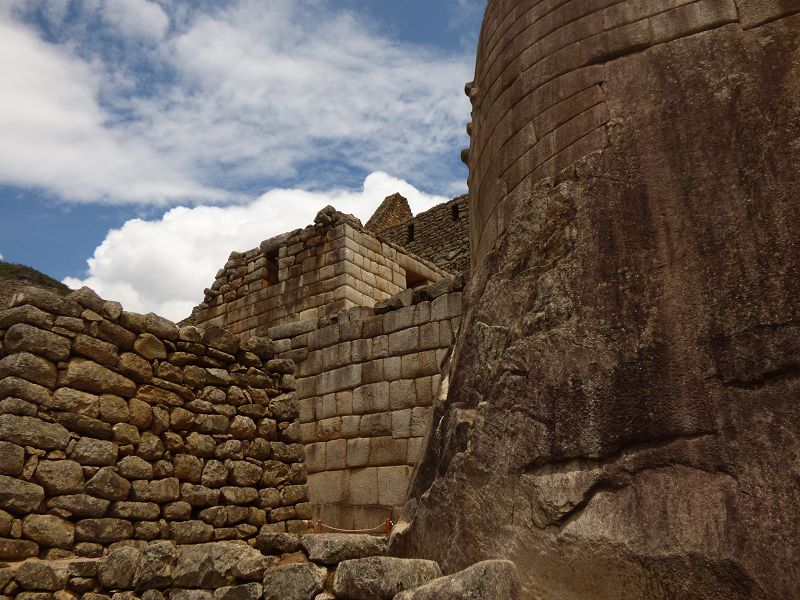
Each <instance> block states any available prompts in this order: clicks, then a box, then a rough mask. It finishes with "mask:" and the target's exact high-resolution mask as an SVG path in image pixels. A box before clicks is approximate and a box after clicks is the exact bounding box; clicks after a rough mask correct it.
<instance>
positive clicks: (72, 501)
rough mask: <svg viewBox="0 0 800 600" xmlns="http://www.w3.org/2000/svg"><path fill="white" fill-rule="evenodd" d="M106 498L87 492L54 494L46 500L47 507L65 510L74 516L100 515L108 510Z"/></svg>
mask: <svg viewBox="0 0 800 600" xmlns="http://www.w3.org/2000/svg"><path fill="white" fill-rule="evenodd" d="M109 504H110V502H109V501H108V500H103V499H102V498H95V497H94V496H90V495H88V494H73V495H68V496H56V497H55V498H49V499H48V500H47V508H50V509H54V508H55V509H59V510H65V511H67V512H69V513H71V514H72V515H74V516H76V517H95V518H97V517H102V516H103V515H105V514H106V511H107V510H108V505H109Z"/></svg>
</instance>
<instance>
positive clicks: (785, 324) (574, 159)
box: [393, 0, 800, 600]
mask: <svg viewBox="0 0 800 600" xmlns="http://www.w3.org/2000/svg"><path fill="white" fill-rule="evenodd" d="M790 13H800V3H798V2H796V1H794V0H792V1H788V0H775V1H772V0H758V1H756V0H753V1H736V2H734V1H733V0H714V1H706V0H704V1H685V0H682V1H660V2H644V1H633V0H631V1H622V2H620V1H616V0H615V1H613V2H610V1H605V0H602V1H600V0H597V1H594V2H587V1H583V0H566V1H565V0H558V1H549V0H539V1H528V0H524V1H509V0H490V1H489V3H488V5H487V11H486V18H485V20H484V26H483V33H482V36H481V42H480V48H481V50H480V55H479V59H478V63H477V68H476V71H477V77H476V80H475V84H474V86H473V87H471V94H472V97H473V101H474V107H475V111H474V114H473V126H472V136H473V137H472V149H471V151H470V155H469V163H470V184H469V185H470V194H471V197H472V200H473V203H474V204H473V209H474V210H473V214H472V216H473V217H474V218H473V219H472V222H473V224H474V226H475V227H474V228H473V236H474V237H473V240H472V241H473V252H476V259H477V260H476V267H475V268H474V269H473V271H472V279H471V281H470V285H469V288H468V289H469V291H468V294H467V298H466V299H465V305H466V306H467V307H468V308H467V310H466V311H465V314H464V317H463V322H462V326H461V330H460V332H459V336H458V339H457V341H456V343H455V345H454V348H453V352H452V359H451V361H450V369H449V371H448V382H449V387H448V390H447V396H446V398H443V400H442V402H440V403H438V402H437V404H436V405H435V407H434V411H435V412H434V419H435V422H436V423H437V430H436V432H437V435H436V436H435V437H432V438H431V443H430V444H429V445H427V446H426V449H425V456H424V458H423V461H422V463H421V466H420V468H419V470H418V474H420V476H419V477H418V478H417V479H416V480H415V482H414V485H413V486H412V494H411V500H410V501H409V503H408V509H409V510H408V522H407V523H403V524H402V525H401V526H400V527H399V528H398V529H399V531H401V532H403V533H402V535H400V534H398V536H397V537H396V538H395V539H394V542H396V543H395V545H394V546H393V551H395V552H400V553H404V554H405V555H409V556H416V557H420V556H424V557H427V558H432V559H434V560H437V562H439V563H440V564H441V565H442V567H443V569H444V570H445V571H446V572H452V571H456V570H458V569H461V568H463V567H465V566H467V565H469V564H472V563H473V562H475V561H476V560H480V559H482V558H487V557H496V556H503V557H505V558H508V559H510V560H513V561H514V562H515V563H516V564H517V566H518V568H519V571H520V574H521V575H522V578H523V586H524V597H525V598H531V599H533V598H535V599H537V600H544V599H547V600H555V599H562V598H570V599H575V600H589V599H591V600H606V599H614V600H645V599H646V600H651V599H658V600H661V599H664V598H669V599H670V600H700V599H702V600H717V599H719V598H727V599H731V600H733V599H737V600H755V599H758V600H768V599H771V598H797V597H798V590H800V570H799V569H798V568H797V565H798V561H797V556H798V555H800V518H798V512H797V506H798V505H800V487H798V485H797V484H798V468H797V466H798V462H797V457H798V448H800V411H799V410H798V403H797V398H798V397H800V344H798V340H800V337H798V333H800V327H799V325H798V324H800V303H799V302H798V298H800V244H798V240H797V234H796V232H797V231H798V230H800V211H798V189H800V169H798V165H800V145H798V144H797V140H798V139H800V118H799V116H800V93H799V92H800V69H798V57H800V14H796V15H793V16H786V17H785V18H782V19H780V18H778V17H781V16H782V15H788V14H790ZM761 23H763V24H761ZM756 25H757V26H756ZM689 34H692V35H689ZM662 42H663V43H662ZM606 145H607V147H604V146H606ZM562 167H564V168H563V170H561V169H562ZM475 242H477V246H476V245H475ZM443 540H445V541H446V542H445V543H443Z"/></svg>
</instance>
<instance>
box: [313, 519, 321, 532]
mask: <svg viewBox="0 0 800 600" xmlns="http://www.w3.org/2000/svg"><path fill="white" fill-rule="evenodd" d="M314 533H322V520H321V519H320V520H318V521H317V523H316V525H315V526H314Z"/></svg>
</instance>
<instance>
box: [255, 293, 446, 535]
mask: <svg viewBox="0 0 800 600" xmlns="http://www.w3.org/2000/svg"><path fill="white" fill-rule="evenodd" d="M461 295H462V293H461V291H460V286H459V285H458V284H454V283H453V282H452V281H451V280H443V281H441V282H439V283H437V284H434V285H433V286H429V287H427V288H421V289H418V290H406V291H404V292H402V293H401V294H399V295H397V296H395V297H393V298H392V299H391V300H389V301H387V302H383V303H379V304H378V305H377V306H376V307H375V308H364V307H362V308H355V309H351V310H349V311H345V312H342V313H339V314H338V315H335V316H333V317H328V318H325V319H320V320H307V321H299V322H295V323H292V324H289V325H285V326H281V327H276V328H273V329H270V331H269V333H270V336H271V337H274V339H275V349H276V351H277V352H278V356H280V357H282V358H290V359H292V360H294V361H295V362H296V363H297V365H298V367H297V398H298V410H299V412H300V422H301V425H300V429H301V438H302V441H303V443H304V444H305V450H306V466H307V468H308V472H309V475H308V483H309V498H310V500H311V502H312V504H313V506H314V515H315V519H317V518H319V519H322V520H323V521H324V522H326V523H330V524H331V525H334V526H336V527H339V528H347V529H362V528H367V527H372V526H375V525H376V524H380V523H381V522H382V520H383V519H384V518H385V517H386V515H387V513H391V514H393V515H394V516H397V515H398V512H399V508H400V507H402V505H403V504H404V503H405V500H406V497H407V494H408V486H409V482H410V480H411V476H412V473H413V471H414V467H415V466H416V464H417V461H418V457H419V455H420V447H421V444H422V439H423V436H424V435H425V433H426V432H427V430H428V429H429V428H430V426H431V422H432V409H431V406H432V404H433V398H434V397H435V394H436V391H437V389H438V387H439V380H440V365H441V362H442V360H443V359H444V357H445V355H446V354H447V352H448V350H449V348H450V347H451V345H452V343H453V339H454V337H455V334H456V332H457V330H458V327H459V324H460V319H461V310H462V308H461Z"/></svg>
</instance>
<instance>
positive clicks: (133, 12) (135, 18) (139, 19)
mask: <svg viewBox="0 0 800 600" xmlns="http://www.w3.org/2000/svg"><path fill="white" fill-rule="evenodd" d="M103 16H104V17H105V19H106V20H107V21H108V22H109V23H111V24H112V25H114V26H115V27H116V28H117V29H118V30H119V31H120V32H121V33H122V34H123V35H129V36H133V37H136V36H143V37H149V38H155V39H159V38H162V37H164V34H165V33H166V32H167V27H169V17H168V16H167V13H165V12H164V10H163V9H162V8H161V7H160V6H159V5H158V4H156V3H155V2H150V1H149V0H106V1H105V4H104V6H103Z"/></svg>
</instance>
